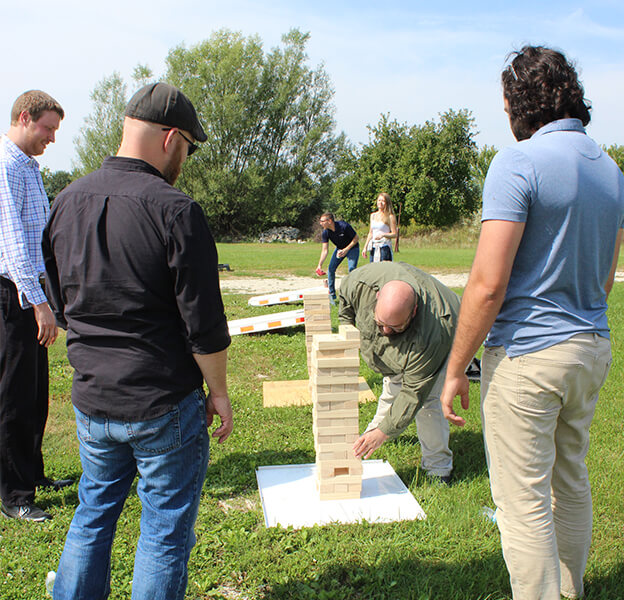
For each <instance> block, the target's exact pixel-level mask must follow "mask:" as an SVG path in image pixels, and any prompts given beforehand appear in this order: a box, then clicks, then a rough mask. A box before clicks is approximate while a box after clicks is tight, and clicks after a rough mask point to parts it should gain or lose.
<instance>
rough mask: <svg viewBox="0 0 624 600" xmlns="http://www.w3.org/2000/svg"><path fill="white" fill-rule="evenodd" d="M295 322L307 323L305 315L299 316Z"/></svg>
mask: <svg viewBox="0 0 624 600" xmlns="http://www.w3.org/2000/svg"><path fill="white" fill-rule="evenodd" d="M295 323H305V317H297V319H296V321H295Z"/></svg>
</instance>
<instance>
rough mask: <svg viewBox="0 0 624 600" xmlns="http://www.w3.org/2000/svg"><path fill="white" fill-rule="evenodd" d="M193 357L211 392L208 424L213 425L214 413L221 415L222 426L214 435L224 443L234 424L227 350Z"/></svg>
mask: <svg viewBox="0 0 624 600" xmlns="http://www.w3.org/2000/svg"><path fill="white" fill-rule="evenodd" d="M193 358H194V359H195V362H196V363H197V365H198V366H199V368H200V370H201V372H202V375H203V377H204V381H205V382H206V385H207V386H208V392H209V393H208V399H207V402H206V417H207V420H208V426H210V425H212V420H213V417H214V415H219V417H220V418H221V426H220V427H219V428H217V429H216V430H215V431H214V433H213V434H212V437H216V438H218V440H219V443H220V444H222V443H223V442H225V440H226V439H227V438H228V437H229V435H230V434H231V433H232V429H233V426H234V422H233V415H232V405H231V404H230V398H229V396H228V392H227V377H226V365H227V350H221V351H220V352H215V353H213V354H193Z"/></svg>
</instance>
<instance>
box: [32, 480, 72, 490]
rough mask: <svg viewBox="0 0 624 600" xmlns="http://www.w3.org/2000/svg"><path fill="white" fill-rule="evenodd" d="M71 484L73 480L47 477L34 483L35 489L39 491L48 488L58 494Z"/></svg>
mask: <svg viewBox="0 0 624 600" xmlns="http://www.w3.org/2000/svg"><path fill="white" fill-rule="evenodd" d="M72 483H74V480H73V479H50V478H49V477H44V478H43V479H39V480H38V481H35V487H38V488H41V489H46V488H50V489H53V490H54V491H56V492H58V491H59V490H61V489H63V488H64V487H67V486H68V485H71V484H72Z"/></svg>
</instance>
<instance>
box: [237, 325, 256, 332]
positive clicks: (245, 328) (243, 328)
mask: <svg viewBox="0 0 624 600" xmlns="http://www.w3.org/2000/svg"><path fill="white" fill-rule="evenodd" d="M253 329H254V328H253V325H247V326H246V327H241V328H240V331H241V333H247V332H248V331H253Z"/></svg>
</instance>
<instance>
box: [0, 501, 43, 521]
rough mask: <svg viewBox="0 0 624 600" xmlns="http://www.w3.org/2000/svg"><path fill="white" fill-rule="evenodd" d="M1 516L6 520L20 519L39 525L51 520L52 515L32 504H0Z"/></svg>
mask: <svg viewBox="0 0 624 600" xmlns="http://www.w3.org/2000/svg"><path fill="white" fill-rule="evenodd" d="M2 514H3V515H4V516H5V517H6V518H7V519H21V520H22V521H36V522H38V523H41V522H42V521H47V520H48V519H51V518H52V515H51V514H49V513H47V512H45V511H44V510H42V509H40V508H39V507H38V506H35V505H34V504H16V505H15V506H12V505H10V504H4V503H3V504H2Z"/></svg>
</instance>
